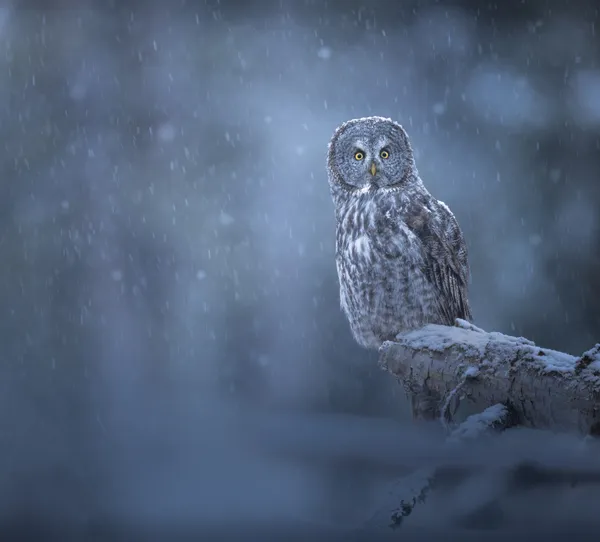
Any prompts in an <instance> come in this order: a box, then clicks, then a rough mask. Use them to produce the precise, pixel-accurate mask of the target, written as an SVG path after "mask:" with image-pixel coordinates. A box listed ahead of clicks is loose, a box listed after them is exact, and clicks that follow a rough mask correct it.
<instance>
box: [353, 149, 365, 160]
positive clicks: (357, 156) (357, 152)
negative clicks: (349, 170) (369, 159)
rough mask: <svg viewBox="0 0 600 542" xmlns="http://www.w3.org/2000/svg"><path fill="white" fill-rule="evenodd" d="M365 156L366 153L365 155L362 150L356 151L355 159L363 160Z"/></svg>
mask: <svg viewBox="0 0 600 542" xmlns="http://www.w3.org/2000/svg"><path fill="white" fill-rule="evenodd" d="M364 157H365V155H364V154H363V153H362V152H360V151H356V152H355V153H354V159H355V160H358V161H360V160H362V159H363V158H364Z"/></svg>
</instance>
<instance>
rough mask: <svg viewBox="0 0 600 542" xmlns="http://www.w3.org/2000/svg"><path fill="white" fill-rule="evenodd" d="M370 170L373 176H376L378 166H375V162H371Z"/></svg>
mask: <svg viewBox="0 0 600 542" xmlns="http://www.w3.org/2000/svg"><path fill="white" fill-rule="evenodd" d="M369 171H370V172H371V175H373V177H375V173H377V168H376V167H375V162H371V169H370V170H369Z"/></svg>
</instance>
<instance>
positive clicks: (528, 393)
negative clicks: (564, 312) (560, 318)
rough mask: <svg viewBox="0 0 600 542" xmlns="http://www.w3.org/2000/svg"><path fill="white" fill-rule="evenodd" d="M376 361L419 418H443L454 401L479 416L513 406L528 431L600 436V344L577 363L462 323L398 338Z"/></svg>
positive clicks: (431, 327) (384, 347)
mask: <svg viewBox="0 0 600 542" xmlns="http://www.w3.org/2000/svg"><path fill="white" fill-rule="evenodd" d="M379 362H380V365H381V366H382V367H383V368H384V369H386V370H387V371H389V372H390V373H392V374H393V375H394V376H396V377H397V378H398V379H399V380H400V381H401V382H402V383H403V385H404V387H405V389H406V390H407V392H408V394H409V396H410V399H411V401H412V403H413V407H414V408H415V409H416V411H417V415H418V416H419V417H428V418H431V417H434V416H435V417H437V416H440V413H441V414H442V419H445V417H446V413H445V412H444V411H446V410H449V409H450V405H449V403H450V402H451V400H453V397H454V396H456V398H457V399H458V398H460V399H461V409H462V403H464V402H465V399H466V400H468V402H469V403H470V408H469V410H470V411H471V409H472V411H474V412H481V411H483V410H484V409H486V408H487V407H489V406H491V405H494V404H497V403H501V404H505V405H508V406H510V408H511V410H512V411H513V412H514V415H515V416H516V418H517V420H518V423H519V425H523V426H526V427H532V428H537V429H551V430H557V431H566V432H578V433H581V434H591V435H598V434H600V344H597V345H596V346H595V347H594V348H592V349H591V350H589V351H588V352H585V353H584V354H583V355H582V356H580V357H575V356H571V355H569V354H565V353H562V352H557V351H555V350H550V349H547V348H540V347H538V346H536V345H535V344H534V343H533V342H531V341H529V340H527V339H524V338H522V337H511V336H508V335H503V334H501V333H497V332H485V331H484V330H482V329H480V328H477V327H475V326H473V325H472V324H469V323H468V322H465V321H463V320H457V326H456V327H449V326H439V325H434V324H430V325H427V326H425V327H423V328H421V329H418V330H415V331H411V332H408V333H403V334H400V335H398V337H397V338H396V340H395V341H388V342H386V343H384V344H383V345H382V346H381V348H380V350H379ZM456 421H457V422H458V421H461V420H460V419H457V420H456Z"/></svg>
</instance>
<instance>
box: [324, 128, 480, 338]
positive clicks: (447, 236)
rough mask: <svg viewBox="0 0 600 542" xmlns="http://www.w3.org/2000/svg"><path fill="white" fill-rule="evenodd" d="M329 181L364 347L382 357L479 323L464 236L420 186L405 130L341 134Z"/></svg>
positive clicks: (341, 272) (341, 262)
mask: <svg viewBox="0 0 600 542" xmlns="http://www.w3.org/2000/svg"><path fill="white" fill-rule="evenodd" d="M372 168H374V169H372ZM327 173H328V177H329V186H330V189H331V195H332V198H333V202H334V204H335V214H336V264H337V272H338V277H339V282H340V300H341V306H342V309H343V311H344V313H345V314H346V316H347V317H348V320H349V322H350V328H351V330H352V334H353V335H354V338H355V339H356V341H357V342H358V343H359V344H360V345H362V346H364V347H366V348H378V347H379V346H380V345H381V343H382V342H383V341H385V340H393V339H394V337H395V336H396V335H397V334H398V333H400V332H402V331H408V330H411V329H416V328H418V327H421V326H423V325H425V324H427V323H434V324H444V325H453V324H454V321H455V319H456V318H463V319H465V320H470V319H471V310H470V308H469V301H468V298H467V285H468V281H469V264H468V261H467V247H466V245H465V241H464V238H463V235H462V232H461V230H460V228H459V226H458V223H457V222H456V219H455V218H454V215H453V214H452V212H451V211H450V209H449V208H448V207H447V206H446V205H445V204H444V203H442V202H441V201H438V200H436V199H435V198H434V197H433V196H431V194H430V193H429V192H428V191H427V189H426V188H425V186H424V185H423V182H422V181H421V179H420V178H419V175H418V172H417V169H416V166H415V162H414V156H413V151H412V148H411V145H410V142H409V140H408V136H407V134H406V132H405V131H404V129H403V128H402V127H401V126H400V125H399V124H397V123H396V122H393V121H392V120H391V119H386V118H383V117H367V118H361V119H354V120H350V121H348V122H346V123H344V124H342V125H341V126H340V127H339V128H338V129H337V130H336V131H335V133H334V135H333V137H332V139H331V142H330V143H329V152H328V157H327Z"/></svg>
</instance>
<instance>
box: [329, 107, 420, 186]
mask: <svg viewBox="0 0 600 542" xmlns="http://www.w3.org/2000/svg"><path fill="white" fill-rule="evenodd" d="M327 169H328V172H329V180H330V183H331V184H332V188H333V187H334V186H333V185H336V184H337V185H339V186H340V187H342V188H345V189H347V190H365V189H366V190H370V189H373V190H376V189H385V188H402V186H403V184H406V183H407V182H409V181H410V180H411V178H412V177H413V175H412V174H413V173H415V163H414V158H413V152H412V148H411V146H410V142H409V140H408V135H407V134H406V132H405V131H404V129H403V128H402V126H400V124H398V123H397V122H394V121H392V120H391V119H386V118H384V117H365V118H360V119H353V120H350V121H348V122H345V123H344V124H342V125H341V126H340V127H339V128H338V129H337V130H336V131H335V133H334V134H333V137H332V138H331V142H330V143H329V153H328V157H327Z"/></svg>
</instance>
